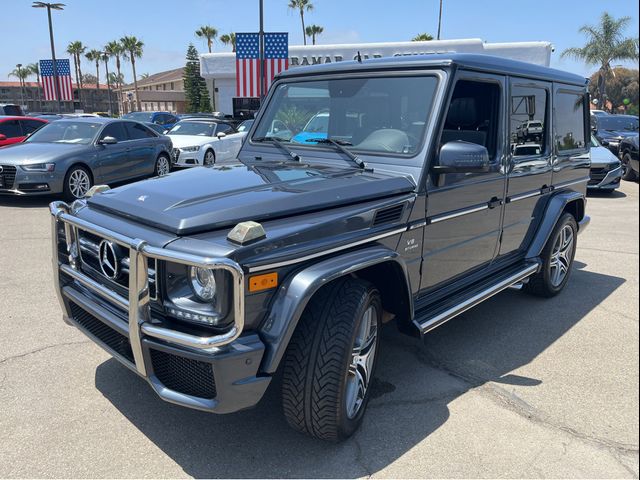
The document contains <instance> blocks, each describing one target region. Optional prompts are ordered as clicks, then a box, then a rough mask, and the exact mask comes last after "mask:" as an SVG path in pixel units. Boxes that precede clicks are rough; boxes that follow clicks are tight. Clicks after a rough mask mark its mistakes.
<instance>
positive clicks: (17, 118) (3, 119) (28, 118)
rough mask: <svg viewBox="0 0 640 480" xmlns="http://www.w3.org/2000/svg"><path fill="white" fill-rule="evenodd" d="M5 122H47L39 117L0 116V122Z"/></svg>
mask: <svg viewBox="0 0 640 480" xmlns="http://www.w3.org/2000/svg"><path fill="white" fill-rule="evenodd" d="M6 120H37V121H39V122H43V123H48V121H47V120H46V119H44V118H39V117H29V116H24V115H23V116H19V115H0V122H4V121H6Z"/></svg>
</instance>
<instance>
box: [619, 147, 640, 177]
mask: <svg viewBox="0 0 640 480" xmlns="http://www.w3.org/2000/svg"><path fill="white" fill-rule="evenodd" d="M622 179H623V180H627V181H629V182H635V181H636V179H637V175H636V172H634V171H633V168H631V155H629V154H628V153H625V154H624V155H623V157H622Z"/></svg>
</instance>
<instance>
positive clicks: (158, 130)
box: [143, 122, 168, 135]
mask: <svg viewBox="0 0 640 480" xmlns="http://www.w3.org/2000/svg"><path fill="white" fill-rule="evenodd" d="M143 123H144V124H145V125H146V126H147V127H149V128H150V129H151V130H153V131H154V132H156V133H159V134H160V135H165V134H166V132H167V131H168V129H167V127H165V126H164V125H158V124H157V123H151V122H143Z"/></svg>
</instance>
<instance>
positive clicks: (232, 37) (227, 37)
mask: <svg viewBox="0 0 640 480" xmlns="http://www.w3.org/2000/svg"><path fill="white" fill-rule="evenodd" d="M220 41H221V42H222V44H223V45H225V46H226V45H231V51H232V52H233V53H236V34H235V33H225V34H224V35H220Z"/></svg>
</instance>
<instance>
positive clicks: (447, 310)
mask: <svg viewBox="0 0 640 480" xmlns="http://www.w3.org/2000/svg"><path fill="white" fill-rule="evenodd" d="M539 268H540V265H539V264H538V263H527V264H525V265H524V266H519V267H518V268H516V269H510V270H509V271H508V272H505V273H504V274H503V275H502V276H500V277H499V278H498V279H497V280H496V281H494V282H492V283H489V284H483V285H479V286H478V287H476V288H475V289H471V290H470V291H467V292H465V293H463V294H462V295H460V296H459V297H457V298H454V299H450V300H449V301H447V302H445V303H444V304H443V303H440V304H439V305H438V306H436V307H434V308H430V309H428V311H426V312H425V313H424V314H423V315H420V317H419V318H416V319H415V320H414V321H413V323H414V325H415V326H416V327H417V328H418V330H419V331H420V333H421V334H423V335H424V334H425V333H427V332H430V331H431V330H433V329H434V328H437V327H439V326H440V325H442V324H444V323H446V322H448V321H449V320H451V319H452V318H454V317H456V316H458V315H460V314H461V313H464V312H466V311H467V310H469V309H470V308H473V307H475V306H476V305H478V304H480V303H482V302H483V301H485V300H487V299H488V298H491V297H493V296H494V295H495V294H497V293H500V292H501V291H503V290H505V289H507V288H509V287H511V286H513V285H517V284H519V283H521V282H522V281H523V280H525V279H527V278H529V277H530V276H531V275H533V274H534V273H536V272H537V271H538V269H539Z"/></svg>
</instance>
